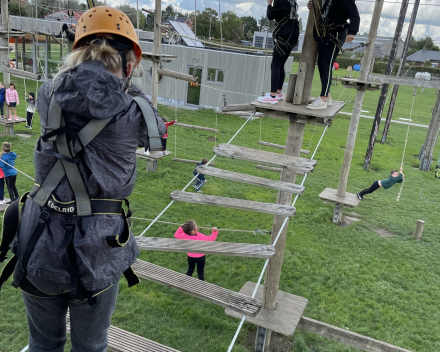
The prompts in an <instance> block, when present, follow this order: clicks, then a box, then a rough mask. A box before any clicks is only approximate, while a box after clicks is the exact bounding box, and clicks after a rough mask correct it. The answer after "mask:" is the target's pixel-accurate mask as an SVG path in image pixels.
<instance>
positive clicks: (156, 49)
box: [151, 0, 162, 109]
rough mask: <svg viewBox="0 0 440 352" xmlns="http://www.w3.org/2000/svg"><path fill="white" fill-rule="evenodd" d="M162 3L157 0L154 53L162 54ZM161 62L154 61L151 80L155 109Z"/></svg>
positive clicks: (152, 100) (155, 106) (152, 99)
mask: <svg viewBox="0 0 440 352" xmlns="http://www.w3.org/2000/svg"><path fill="white" fill-rule="evenodd" d="M161 5H162V3H161V0H156V9H155V10H154V24H153V25H154V43H153V54H156V55H157V54H161V47H160V46H161V43H162V35H161V29H160V27H159V25H161V24H162V7H161ZM158 69H159V62H158V61H157V60H154V61H153V68H152V70H151V76H152V82H151V102H152V103H153V106H154V108H155V109H157V97H158V94H159V74H158V72H157V70H158Z"/></svg>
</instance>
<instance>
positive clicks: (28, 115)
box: [24, 92, 37, 129]
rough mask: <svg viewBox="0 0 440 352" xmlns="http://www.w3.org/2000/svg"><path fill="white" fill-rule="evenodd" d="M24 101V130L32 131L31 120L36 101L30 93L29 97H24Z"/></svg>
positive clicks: (33, 94)
mask: <svg viewBox="0 0 440 352" xmlns="http://www.w3.org/2000/svg"><path fill="white" fill-rule="evenodd" d="M26 101H27V102H28V106H27V109H26V126H24V127H26V128H29V129H32V120H33V119H34V114H35V110H36V108H35V104H36V102H37V100H36V99H35V93H34V92H30V93H29V95H28V96H27V97H26Z"/></svg>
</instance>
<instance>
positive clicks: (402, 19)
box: [364, 0, 409, 170]
mask: <svg viewBox="0 0 440 352" xmlns="http://www.w3.org/2000/svg"><path fill="white" fill-rule="evenodd" d="M408 3H409V0H403V1H402V7H401V8H400V14H399V19H398V21H397V27H396V32H395V33H394V39H393V44H392V46H391V52H390V59H389V61H388V65H387V70H386V73H385V74H386V75H391V74H392V73H393V68H394V63H395V62H396V56H397V49H398V48H399V40H400V36H401V35H402V29H403V24H404V23H405V16H406V11H407V9H408ZM388 88H389V84H388V83H385V84H384V85H382V91H381V93H380V97H379V102H378V103H377V109H376V115H375V117H374V121H373V128H372V129H371V134H370V141H369V144H368V148H367V152H366V154H365V160H364V170H367V169H368V166H370V161H371V158H372V156H373V151H374V145H375V144H376V138H377V132H378V130H379V125H380V121H381V119H382V113H383V108H384V106H385V102H386V99H387V94H388Z"/></svg>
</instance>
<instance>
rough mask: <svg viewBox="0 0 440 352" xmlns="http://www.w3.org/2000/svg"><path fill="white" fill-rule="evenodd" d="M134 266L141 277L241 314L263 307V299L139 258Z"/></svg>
mask: <svg viewBox="0 0 440 352" xmlns="http://www.w3.org/2000/svg"><path fill="white" fill-rule="evenodd" d="M132 268H133V270H134V271H135V272H136V274H137V275H138V276H139V277H140V278H143V279H146V280H150V281H153V282H156V283H158V284H161V285H165V286H168V287H171V288H174V289H176V290H179V291H182V292H185V293H188V294H190V295H192V296H195V297H198V298H201V299H203V300H205V301H208V302H211V303H214V304H218V305H220V306H222V307H225V308H229V309H231V310H233V311H236V312H238V313H240V314H246V315H249V316H252V317H254V316H256V315H257V314H258V312H259V311H260V309H261V301H260V300H258V299H256V298H251V297H249V296H245V295H244V294H242V293H237V292H234V291H231V290H228V289H226V288H222V287H219V286H216V285H213V284H210V283H209V282H206V281H202V280H199V279H196V278H194V277H191V276H187V275H185V274H181V273H178V272H176V271H173V270H170V269H167V268H163V267H161V266H158V265H154V264H151V263H148V262H145V261H143V260H139V259H138V260H137V261H136V262H135V263H134V264H133V265H132Z"/></svg>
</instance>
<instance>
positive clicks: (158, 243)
mask: <svg viewBox="0 0 440 352" xmlns="http://www.w3.org/2000/svg"><path fill="white" fill-rule="evenodd" d="M136 242H137V244H138V246H139V248H140V249H142V250H147V251H162V252H183V253H186V252H190V253H205V254H215V255H228V256H231V257H247V258H264V259H269V258H272V257H273V256H274V254H275V247H274V246H272V245H269V244H252V243H234V242H218V241H215V242H210V241H190V240H179V239H176V238H159V237H136Z"/></svg>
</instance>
